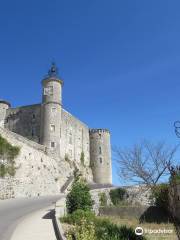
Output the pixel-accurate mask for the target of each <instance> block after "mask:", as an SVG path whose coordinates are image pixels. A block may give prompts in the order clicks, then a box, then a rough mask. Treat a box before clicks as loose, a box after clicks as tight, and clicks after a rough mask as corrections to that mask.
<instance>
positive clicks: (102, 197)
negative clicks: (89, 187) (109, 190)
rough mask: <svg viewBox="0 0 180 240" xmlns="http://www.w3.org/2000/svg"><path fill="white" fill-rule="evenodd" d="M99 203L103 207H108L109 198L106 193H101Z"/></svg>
mask: <svg viewBox="0 0 180 240" xmlns="http://www.w3.org/2000/svg"><path fill="white" fill-rule="evenodd" d="M99 202H100V206H101V207H106V206H107V196H106V194H105V192H101V193H99Z"/></svg>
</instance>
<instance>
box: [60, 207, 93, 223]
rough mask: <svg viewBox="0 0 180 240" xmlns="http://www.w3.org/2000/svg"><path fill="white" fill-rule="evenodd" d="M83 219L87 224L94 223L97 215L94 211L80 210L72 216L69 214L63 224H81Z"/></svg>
mask: <svg viewBox="0 0 180 240" xmlns="http://www.w3.org/2000/svg"><path fill="white" fill-rule="evenodd" d="M83 218H84V219H86V221H87V222H92V221H94V219H95V215H94V213H93V212H92V211H84V210H81V209H78V210H76V211H74V212H73V213H72V214H68V215H67V216H65V217H62V218H61V222H65V223H68V224H80V222H81V220H82V219H83Z"/></svg>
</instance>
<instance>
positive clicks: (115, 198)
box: [109, 188, 126, 205]
mask: <svg viewBox="0 0 180 240" xmlns="http://www.w3.org/2000/svg"><path fill="white" fill-rule="evenodd" d="M125 194H126V190H125V189H124V188H116V189H112V190H111V191H110V192H109V195H110V198H111V202H112V203H113V205H118V204H119V203H120V202H121V201H123V199H124V196H125Z"/></svg>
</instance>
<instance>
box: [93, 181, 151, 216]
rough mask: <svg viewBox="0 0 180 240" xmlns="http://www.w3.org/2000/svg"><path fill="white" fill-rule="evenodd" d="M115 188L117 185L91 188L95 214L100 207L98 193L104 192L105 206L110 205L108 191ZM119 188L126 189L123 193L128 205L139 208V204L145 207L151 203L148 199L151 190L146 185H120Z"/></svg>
mask: <svg viewBox="0 0 180 240" xmlns="http://www.w3.org/2000/svg"><path fill="white" fill-rule="evenodd" d="M117 188H118V187H104V188H97V189H93V190H91V191H90V192H91V197H92V199H93V201H94V205H93V210H94V211H95V213H96V215H98V214H99V213H100V211H99V210H100V207H101V204H100V198H99V197H100V194H101V193H105V195H106V198H107V206H110V205H112V202H111V198H110V195H109V192H110V191H111V190H112V189H117ZM121 188H125V189H126V192H127V194H126V195H125V198H124V201H125V202H126V203H128V204H129V205H131V206H134V207H135V206H139V207H140V209H141V206H143V207H144V208H142V209H146V208H148V207H149V206H151V205H152V202H151V200H150V199H149V198H150V195H151V191H150V189H148V188H147V187H146V186H144V185H134V186H127V187H121Z"/></svg>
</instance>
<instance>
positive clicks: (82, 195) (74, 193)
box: [66, 179, 93, 213]
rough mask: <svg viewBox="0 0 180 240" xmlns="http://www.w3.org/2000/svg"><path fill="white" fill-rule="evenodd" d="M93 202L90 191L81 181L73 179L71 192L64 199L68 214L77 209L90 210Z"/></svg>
mask: <svg viewBox="0 0 180 240" xmlns="http://www.w3.org/2000/svg"><path fill="white" fill-rule="evenodd" d="M92 205H93V201H92V199H91V195H90V189H89V187H88V186H87V184H86V182H85V181H84V180H82V179H75V181H74V183H73V185H72V189H71V191H70V192H69V193H68V195H67V198H66V206H67V210H68V213H73V212H74V211H76V210H77V209H82V210H91V209H92Z"/></svg>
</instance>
